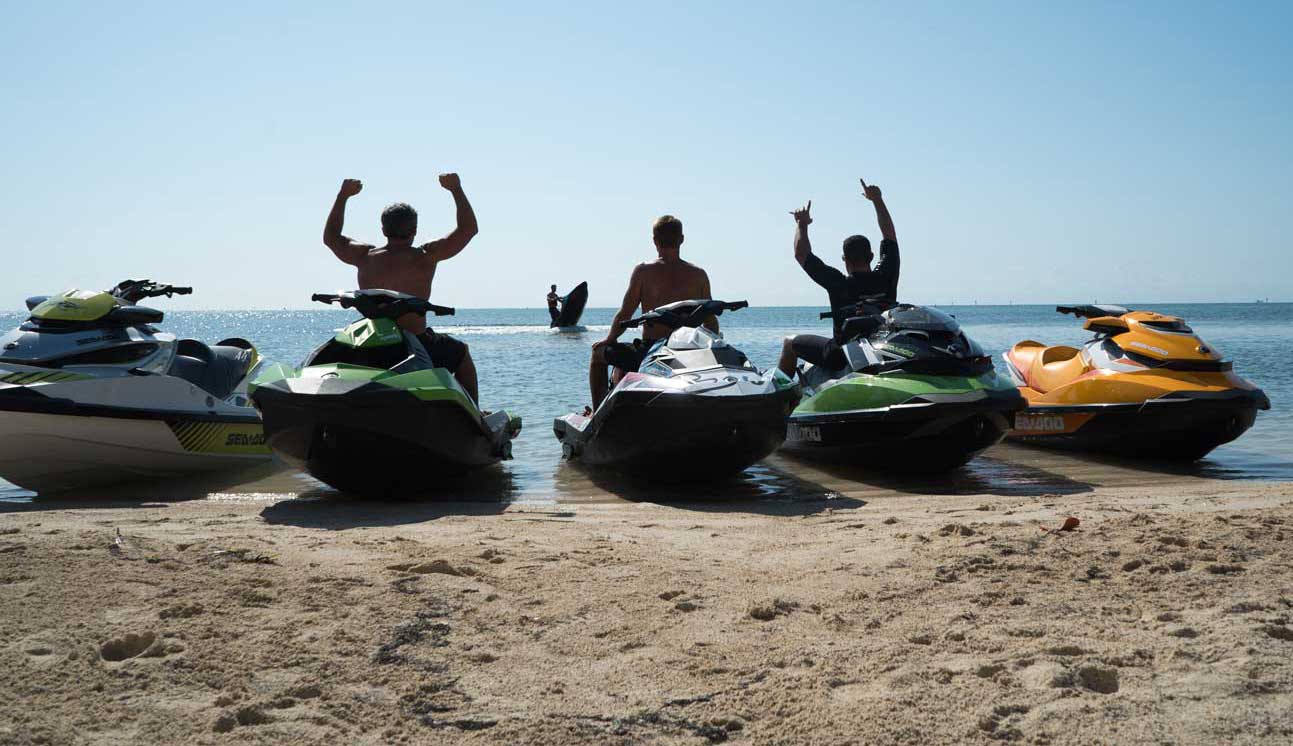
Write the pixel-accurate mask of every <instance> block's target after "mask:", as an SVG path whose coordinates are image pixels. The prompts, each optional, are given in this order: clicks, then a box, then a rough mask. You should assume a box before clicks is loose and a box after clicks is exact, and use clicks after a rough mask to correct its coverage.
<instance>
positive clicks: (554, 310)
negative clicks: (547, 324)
mask: <svg viewBox="0 0 1293 746" xmlns="http://www.w3.org/2000/svg"><path fill="white" fill-rule="evenodd" d="M560 303H561V296H560V295H557V286H556V285H553V286H552V289H551V290H549V291H548V315H549V316H551V317H552V323H554V324H555V323H557V317H558V316H560V315H561V308H560Z"/></svg>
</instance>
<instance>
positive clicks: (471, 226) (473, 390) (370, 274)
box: [323, 174, 478, 401]
mask: <svg viewBox="0 0 1293 746" xmlns="http://www.w3.org/2000/svg"><path fill="white" fill-rule="evenodd" d="M440 186H442V187H444V188H445V189H447V190H449V193H450V194H452V195H453V201H454V204H455V205H456V206H457V208H458V226H457V227H456V228H454V229H453V231H452V232H451V233H449V235H447V236H445V237H444V238H441V239H437V240H435V241H431V242H429V243H424V244H422V245H421V246H414V245H413V237H414V236H415V235H416V234H417V230H418V213H417V211H416V210H414V209H413V208H412V207H410V206H409V205H407V204H405V203H403V202H396V203H395V204H393V205H391V206H390V207H387V208H386V209H385V210H383V211H382V235H384V236H386V245H385V246H382V247H381V248H378V247H376V246H374V245H372V244H366V243H362V242H359V241H356V240H354V239H353V238H350V237H348V236H345V235H342V233H341V229H342V227H343V225H344V223H345V220H346V201H347V200H349V199H350V198H351V197H353V196H355V195H356V194H359V192H360V190H362V189H363V188H364V184H363V182H362V181H360V180H359V179H346V180H344V181H342V182H341V190H340V191H339V192H338V193H337V199H336V201H335V202H333V204H332V212H330V213H328V222H327V225H325V226H324V228H323V243H324V245H326V246H327V247H328V248H329V249H332V253H334V254H336V255H337V258H338V259H340V260H341V261H343V262H345V263H346V264H352V265H354V266H355V267H358V268H359V288H360V289H361V290H377V289H381V290H396V291H398V292H401V293H408V294H409V295H414V296H417V297H419V298H423V299H426V300H430V298H431V281H432V280H434V279H435V271H436V266H437V265H438V264H439V263H440V262H442V261H444V260H446V259H450V258H452V257H454V256H456V255H457V254H458V252H460V251H462V250H463V249H464V248H466V247H467V244H468V243H469V242H470V241H471V239H472V237H473V236H475V235H476V233H477V231H478V229H477V227H476V213H475V212H473V211H472V209H471V203H470V202H468V201H467V195H466V194H464V193H463V191H462V181H461V180H460V179H459V178H458V174H440ZM399 324H400V326H401V327H403V328H404V329H406V330H408V331H409V332H412V333H413V334H415V335H417V336H418V337H419V338H420V339H421V340H422V344H423V345H424V346H426V348H427V352H428V353H429V354H430V355H431V361H432V363H433V364H434V365H435V366H436V367H437V368H445V369H447V370H448V371H449V372H451V373H453V375H454V377H455V378H457V379H458V383H459V384H461V385H462V387H463V389H464V390H465V391H466V392H467V394H468V395H469V396H471V398H472V401H478V394H477V382H476V364H475V363H474V362H472V359H471V351H470V350H469V349H468V348H467V345H466V343H464V342H461V341H459V340H457V339H454V338H453V337H451V336H449V335H448V334H437V333H436V332H435V331H433V330H431V329H428V328H427V324H426V317H425V316H423V315H421V314H409V315H407V316H404V317H403V318H401V319H399Z"/></svg>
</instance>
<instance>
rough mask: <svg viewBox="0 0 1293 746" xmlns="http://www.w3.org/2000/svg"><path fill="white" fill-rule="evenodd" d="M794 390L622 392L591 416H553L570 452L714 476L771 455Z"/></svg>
mask: <svg viewBox="0 0 1293 746" xmlns="http://www.w3.org/2000/svg"><path fill="white" fill-rule="evenodd" d="M796 396H797V392H795V391H794V390H793V389H785V390H782V391H780V392H778V393H777V394H775V395H768V394H759V395H755V396H724V397H714V396H704V395H693V394H681V393H663V394H662V393H661V392H660V391H619V392H617V393H616V394H615V396H613V397H612V398H611V400H609V401H608V402H607V403H606V404H605V405H603V407H602V408H601V409H599V410H598V411H597V413H596V414H595V415H594V416H593V417H591V418H590V417H585V416H583V415H579V414H570V415H566V416H564V417H559V418H557V420H556V421H555V422H553V432H554V433H555V434H556V436H557V439H558V440H560V441H561V444H562V452H563V453H564V454H565V455H566V456H567V458H572V459H578V460H580V461H582V462H583V463H585V464H588V465H589V466H597V467H605V468H609V469H612V470H618V471H624V472H633V473H642V474H645V475H650V476H653V477H656V478H659V479H662V480H691V479H696V478H700V477H718V476H724V475H727V474H731V473H733V472H737V471H740V470H742V469H744V468H746V467H748V466H749V465H750V464H753V463H754V462H756V461H758V460H760V459H762V458H764V457H765V456H767V455H769V454H771V453H772V452H773V451H775V450H776V449H777V447H778V446H779V445H781V442H782V440H783V439H784V438H785V434H786V412H787V411H788V410H789V409H790V408H791V407H792V406H793V403H794V400H795V398H796Z"/></svg>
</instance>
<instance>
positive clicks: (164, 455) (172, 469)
mask: <svg viewBox="0 0 1293 746" xmlns="http://www.w3.org/2000/svg"><path fill="white" fill-rule="evenodd" d="M263 442H264V435H262V434H261V428H260V423H258V422H256V421H254V420H252V421H248V420H246V419H239V420H227V421H221V420H193V419H185V418H184V417H183V416H182V415H178V414H170V415H169V416H164V415H162V414H161V413H157V414H154V415H151V416H149V415H145V414H144V413H137V416H134V417H92V416H85V415H57V414H40V413H35V412H15V411H0V477H3V478H4V479H6V480H8V481H9V482H12V483H14V484H16V485H18V486H19V487H22V488H23V489H26V490H31V491H32V492H36V493H39V494H42V495H50V494H55V493H58V492H67V491H71V490H81V489H88V488H93V487H103V486H108V485H113V484H120V483H124V482H135V481H142V480H150V479H174V478H179V477H184V476H189V475H196V474H204V473H208V472H213V471H220V470H226V469H238V468H245V467H251V466H256V465H259V464H264V463H265V462H267V461H268V460H269V452H268V451H267V450H266V449H265V448H264V446H263ZM248 444H251V445H248ZM222 450H223V451H226V452H220V451H222ZM238 451H254V453H245V452H244V453H239V452H238Z"/></svg>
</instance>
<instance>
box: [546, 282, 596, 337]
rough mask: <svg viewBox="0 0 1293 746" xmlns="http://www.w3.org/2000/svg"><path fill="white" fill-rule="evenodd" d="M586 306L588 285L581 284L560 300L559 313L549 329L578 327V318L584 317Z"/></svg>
mask: <svg viewBox="0 0 1293 746" xmlns="http://www.w3.org/2000/svg"><path fill="white" fill-rule="evenodd" d="M587 304H588V283H586V282H581V283H579V284H578V285H576V286H575V289H574V290H571V291H570V292H569V293H567V294H566V295H565V296H564V297H563V298H562V299H561V311H560V312H559V313H558V314H557V318H555V319H553V320H552V324H551V328H553V329H566V328H572V327H577V326H579V318H580V317H581V316H583V315H584V306H585V305H587Z"/></svg>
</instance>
